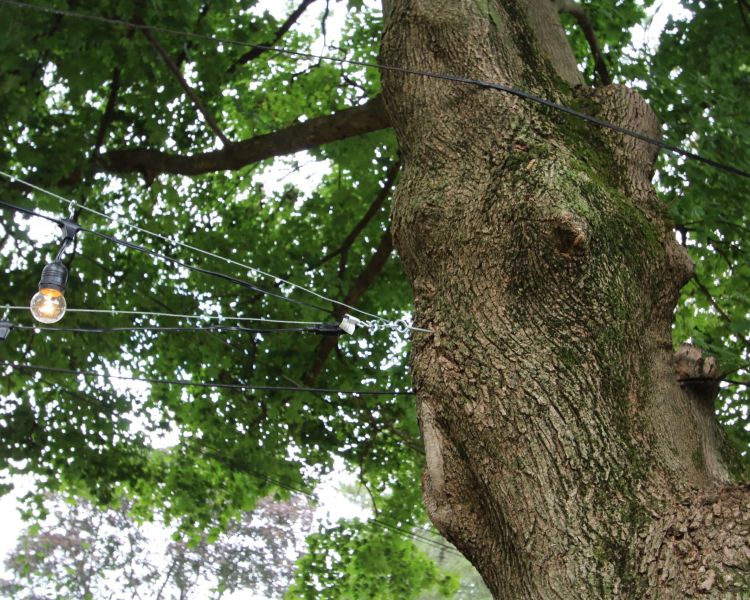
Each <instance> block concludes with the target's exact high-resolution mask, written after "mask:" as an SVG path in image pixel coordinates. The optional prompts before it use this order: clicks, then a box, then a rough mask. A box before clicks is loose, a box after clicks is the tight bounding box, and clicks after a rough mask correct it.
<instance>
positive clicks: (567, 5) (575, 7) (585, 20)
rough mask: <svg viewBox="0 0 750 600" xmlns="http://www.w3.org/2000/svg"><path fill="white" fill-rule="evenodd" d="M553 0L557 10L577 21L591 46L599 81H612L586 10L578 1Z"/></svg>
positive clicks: (605, 82)
mask: <svg viewBox="0 0 750 600" xmlns="http://www.w3.org/2000/svg"><path fill="white" fill-rule="evenodd" d="M553 1H554V3H555V7H556V8H557V11H558V12H564V13H568V14H569V15H571V16H572V17H573V18H574V19H575V20H576V21H577V22H578V26H579V27H580V28H581V31H582V32H583V35H584V36H585V37H586V41H587V42H588V43H589V48H591V54H592V55H593V57H594V69H595V70H596V73H597V75H599V79H601V82H602V83H603V84H604V85H609V84H610V83H612V78H611V77H610V76H609V71H608V70H607V65H606V64H605V62H604V57H603V56H602V49H601V46H599V40H597V38H596V33H594V27H593V25H592V24H591V20H590V19H589V16H588V15H587V14H586V10H585V9H584V8H583V6H582V5H580V4H578V2H575V1H574V0H553Z"/></svg>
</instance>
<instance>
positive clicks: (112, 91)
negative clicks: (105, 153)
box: [91, 67, 122, 160]
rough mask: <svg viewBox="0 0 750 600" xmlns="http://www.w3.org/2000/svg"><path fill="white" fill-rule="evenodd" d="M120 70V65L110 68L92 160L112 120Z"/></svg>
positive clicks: (118, 87)
mask: <svg viewBox="0 0 750 600" xmlns="http://www.w3.org/2000/svg"><path fill="white" fill-rule="evenodd" d="M121 73H122V70H121V69H120V67H115V68H114V69H113V70H112V82H111V83H110V84H109V96H108V97H107V105H106V107H105V108H104V114H102V119H101V121H99V128H98V129H97V131H96V140H95V141H94V149H93V150H92V151H91V160H93V159H94V158H95V157H96V155H97V154H99V149H100V148H101V147H102V144H103V143H104V136H105V135H106V134H107V129H108V128H109V126H110V125H111V124H112V120H113V119H114V116H115V106H116V105H117V95H118V94H119V93H120V75H121Z"/></svg>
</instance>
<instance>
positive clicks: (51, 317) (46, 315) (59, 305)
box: [31, 288, 67, 323]
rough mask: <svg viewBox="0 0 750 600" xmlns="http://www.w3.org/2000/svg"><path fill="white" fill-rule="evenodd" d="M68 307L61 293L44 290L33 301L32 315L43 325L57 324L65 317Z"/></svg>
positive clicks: (35, 295)
mask: <svg viewBox="0 0 750 600" xmlns="http://www.w3.org/2000/svg"><path fill="white" fill-rule="evenodd" d="M66 306H67V305H66V304H65V296H63V293H62V292H61V291H59V290H54V289H51V288H42V289H41V290H39V291H38V292H37V293H36V294H34V297H33V298H32V299H31V314H32V315H34V318H35V319H36V320H37V321H39V322H41V323H57V322H58V321H59V320H60V319H62V318H63V316H64V315H65V308H66Z"/></svg>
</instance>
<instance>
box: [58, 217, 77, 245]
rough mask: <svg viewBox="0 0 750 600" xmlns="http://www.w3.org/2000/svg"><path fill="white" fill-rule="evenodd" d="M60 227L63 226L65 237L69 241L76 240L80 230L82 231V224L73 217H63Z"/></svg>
mask: <svg viewBox="0 0 750 600" xmlns="http://www.w3.org/2000/svg"><path fill="white" fill-rule="evenodd" d="M60 227H62V228H63V235H64V236H65V237H64V239H65V241H68V242H72V241H74V240H75V239H76V235H78V232H79V231H81V226H80V225H79V224H78V223H76V222H75V221H73V220H71V219H62V220H61V221H60Z"/></svg>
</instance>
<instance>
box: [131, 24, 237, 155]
mask: <svg viewBox="0 0 750 600" xmlns="http://www.w3.org/2000/svg"><path fill="white" fill-rule="evenodd" d="M140 31H141V33H143V35H144V36H145V37H146V39H147V40H148V41H149V42H150V43H151V45H152V46H153V47H154V48H156V51H157V52H158V53H159V56H161V58H162V60H163V61H164V64H165V65H167V68H168V69H169V70H170V71H171V72H172V74H173V75H174V76H175V78H176V79H177V81H178V82H179V83H180V86H182V89H183V90H185V93H186V94H187V95H188V98H190V99H191V100H192V101H193V104H195V106H196V108H197V109H198V110H199V111H200V112H201V114H202V115H203V118H204V119H206V123H207V124H208V126H209V127H210V128H211V129H212V130H213V132H214V133H215V134H216V135H217V136H218V137H219V139H220V140H221V141H222V142H224V144H225V145H228V144H230V143H231V142H230V141H229V138H227V136H225V135H224V132H223V131H222V130H221V127H219V124H218V123H217V122H216V119H215V118H214V116H213V115H212V114H211V111H209V110H208V108H206V105H205V104H203V101H202V100H201V99H200V96H198V93H197V92H196V91H195V90H194V89H193V88H192V87H190V84H189V83H188V82H187V81H185V78H184V77H183V76H182V72H181V71H180V67H178V66H177V65H176V64H175V62H174V61H173V60H172V58H171V57H170V56H169V54H167V51H166V50H164V48H163V46H162V45H161V44H160V43H159V41H158V40H157V39H156V38H155V37H154V34H153V33H151V31H150V30H149V29H141V30H140Z"/></svg>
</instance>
